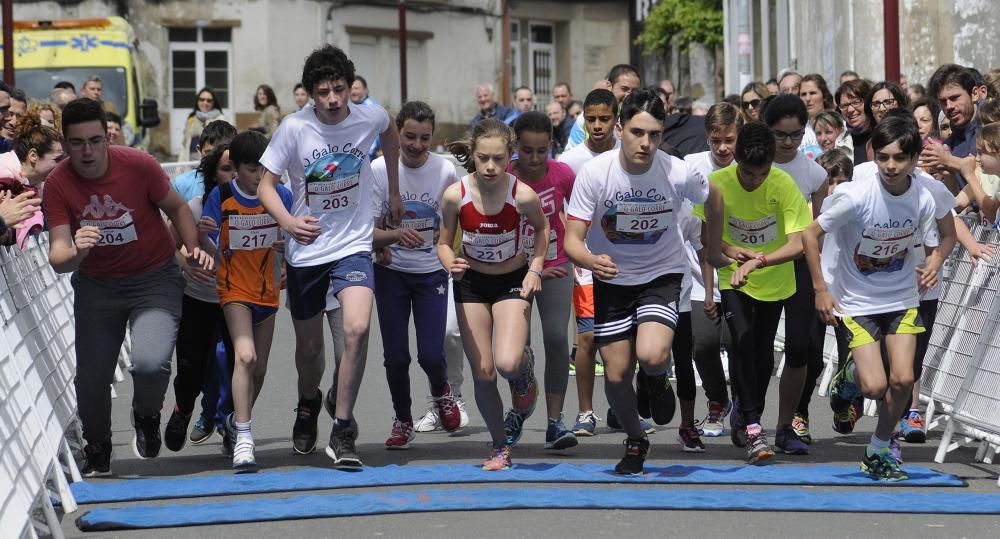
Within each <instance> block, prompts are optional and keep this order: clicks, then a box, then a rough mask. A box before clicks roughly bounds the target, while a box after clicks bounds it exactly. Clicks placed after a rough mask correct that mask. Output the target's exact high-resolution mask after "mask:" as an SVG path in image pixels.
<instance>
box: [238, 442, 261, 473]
mask: <svg viewBox="0 0 1000 539" xmlns="http://www.w3.org/2000/svg"><path fill="white" fill-rule="evenodd" d="M256 467H257V459H256V458H255V457H254V443H253V438H237V440H236V446H235V447H233V469H235V470H239V471H252V470H253V469H255V468H256Z"/></svg>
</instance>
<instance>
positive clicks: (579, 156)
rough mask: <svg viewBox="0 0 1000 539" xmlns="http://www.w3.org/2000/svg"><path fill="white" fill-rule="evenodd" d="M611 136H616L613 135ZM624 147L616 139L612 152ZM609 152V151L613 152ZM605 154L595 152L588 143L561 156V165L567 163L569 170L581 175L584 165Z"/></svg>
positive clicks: (616, 138)
mask: <svg viewBox="0 0 1000 539" xmlns="http://www.w3.org/2000/svg"><path fill="white" fill-rule="evenodd" d="M611 136H614V135H613V134H612V135H611ZM621 145H622V142H621V141H620V140H618V137H615V147H614V148H612V149H611V150H617V149H618V148H620V147H621ZM611 150H608V151H611ZM601 153H604V152H600V153H598V152H595V151H593V150H591V149H590V147H588V146H587V144H586V143H584V144H580V145H577V146H575V147H574V148H573V149H572V150H567V151H565V152H563V153H562V154H561V155H560V156H559V162H560V163H566V164H567V165H569V168H571V169H573V172H575V173H577V174H579V173H580V169H581V168H582V167H583V165H584V163H586V162H587V161H590V160H591V159H593V158H595V157H597V156H598V155H601Z"/></svg>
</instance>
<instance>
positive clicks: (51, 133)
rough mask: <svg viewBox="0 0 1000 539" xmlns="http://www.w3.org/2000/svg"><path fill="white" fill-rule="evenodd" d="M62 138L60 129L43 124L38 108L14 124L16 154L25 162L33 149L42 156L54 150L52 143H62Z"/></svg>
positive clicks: (25, 114)
mask: <svg viewBox="0 0 1000 539" xmlns="http://www.w3.org/2000/svg"><path fill="white" fill-rule="evenodd" d="M62 139H63V137H62V133H60V132H59V130H58V129H56V128H54V127H49V126H47V125H44V124H42V118H41V116H39V113H38V110H37V109H35V110H29V111H28V112H26V113H24V115H22V116H21V117H20V118H18V119H17V124H15V125H14V155H16V156H17V159H18V160H19V161H21V162H22V163H23V162H24V161H25V160H27V159H28V152H30V151H31V150H35V153H37V154H38V155H39V157H41V156H43V155H45V154H47V153H49V152H50V151H52V145H53V144H54V143H56V142H60V143H61V142H62Z"/></svg>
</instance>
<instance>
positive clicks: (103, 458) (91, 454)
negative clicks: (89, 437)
mask: <svg viewBox="0 0 1000 539" xmlns="http://www.w3.org/2000/svg"><path fill="white" fill-rule="evenodd" d="M83 456H84V458H85V459H86V461H85V462H84V464H83V469H81V470H80V474H81V475H83V476H84V477H108V476H110V475H111V440H108V441H106V442H101V443H99V444H87V447H84V448H83Z"/></svg>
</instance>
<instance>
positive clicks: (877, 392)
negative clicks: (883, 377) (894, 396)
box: [858, 380, 887, 400]
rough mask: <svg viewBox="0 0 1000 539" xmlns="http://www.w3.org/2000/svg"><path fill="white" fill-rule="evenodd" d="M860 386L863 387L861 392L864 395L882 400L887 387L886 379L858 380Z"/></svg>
mask: <svg viewBox="0 0 1000 539" xmlns="http://www.w3.org/2000/svg"><path fill="white" fill-rule="evenodd" d="M858 387H859V388H860V389H861V394H862V395H864V396H865V398H868V399H871V400H880V399H882V398H883V397H885V391H886V389H887V387H886V383H885V382H884V381H882V382H866V381H863V380H862V381H859V382H858Z"/></svg>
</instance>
